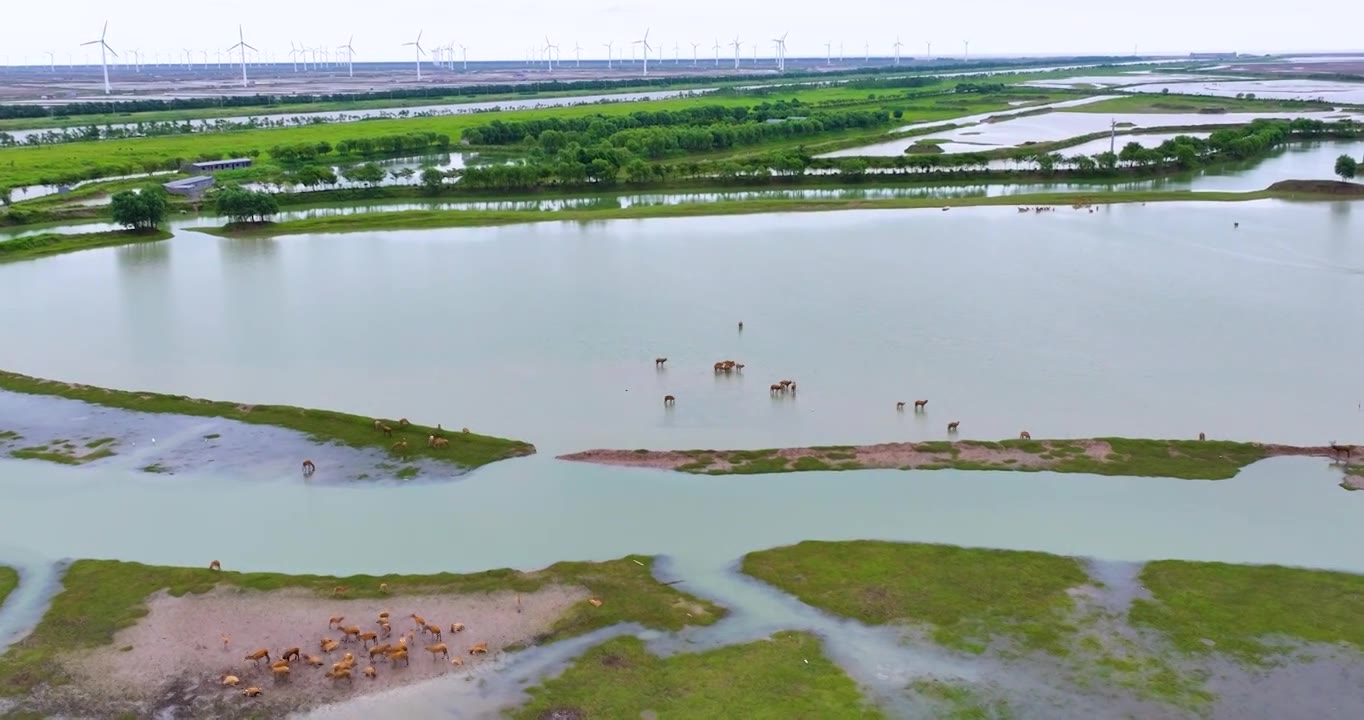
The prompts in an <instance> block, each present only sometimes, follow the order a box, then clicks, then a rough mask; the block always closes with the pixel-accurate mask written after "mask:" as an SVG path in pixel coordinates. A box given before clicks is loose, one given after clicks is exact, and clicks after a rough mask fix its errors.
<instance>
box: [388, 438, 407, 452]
mask: <svg viewBox="0 0 1364 720" xmlns="http://www.w3.org/2000/svg"><path fill="white" fill-rule="evenodd" d="M389 449H390V450H392V451H393V452H396V453H398V454H400V455H406V454H407V441H406V440H399V441H398V442H395V443H393V445H392V447H390V448H389Z"/></svg>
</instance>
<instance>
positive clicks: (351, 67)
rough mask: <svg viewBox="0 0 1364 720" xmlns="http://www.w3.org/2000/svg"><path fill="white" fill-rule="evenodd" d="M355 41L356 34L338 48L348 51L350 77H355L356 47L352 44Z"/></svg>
mask: <svg viewBox="0 0 1364 720" xmlns="http://www.w3.org/2000/svg"><path fill="white" fill-rule="evenodd" d="M354 42H355V36H354V35H351V36H350V39H349V40H347V41H346V44H345V45H342V46H341V47H339V48H337V50H345V51H346V72H347V73H348V74H349V75H350V77H355V48H354V47H351V44H352V43H354Z"/></svg>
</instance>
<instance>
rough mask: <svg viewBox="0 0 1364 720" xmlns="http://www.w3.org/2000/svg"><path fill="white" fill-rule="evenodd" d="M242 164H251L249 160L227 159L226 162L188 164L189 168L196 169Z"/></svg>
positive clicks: (212, 161)
mask: <svg viewBox="0 0 1364 720" xmlns="http://www.w3.org/2000/svg"><path fill="white" fill-rule="evenodd" d="M242 163H246V164H247V165H250V164H251V158H229V159H227V160H205V161H203V162H195V163H190V167H196V168H214V167H226V166H228V165H241V164H242Z"/></svg>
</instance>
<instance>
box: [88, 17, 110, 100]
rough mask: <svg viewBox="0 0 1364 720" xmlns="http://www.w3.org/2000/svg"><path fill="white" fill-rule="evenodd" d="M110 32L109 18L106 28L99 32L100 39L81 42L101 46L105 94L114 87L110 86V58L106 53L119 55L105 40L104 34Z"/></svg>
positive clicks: (100, 62) (100, 56)
mask: <svg viewBox="0 0 1364 720" xmlns="http://www.w3.org/2000/svg"><path fill="white" fill-rule="evenodd" d="M108 32H109V21H108V20H105V21H104V29H103V30H101V31H100V32H99V39H98V40H91V41H90V42H83V43H81V45H98V46H99V64H100V65H101V66H103V67H104V94H105V95H108V94H109V93H110V91H111V90H112V88H110V87H109V60H108V58H107V57H106V56H105V53H113V56H114V57H118V53H116V52H114V49H113V48H111V47H109V43H107V42H105V41H104V36H105V35H106V34H107V33H108Z"/></svg>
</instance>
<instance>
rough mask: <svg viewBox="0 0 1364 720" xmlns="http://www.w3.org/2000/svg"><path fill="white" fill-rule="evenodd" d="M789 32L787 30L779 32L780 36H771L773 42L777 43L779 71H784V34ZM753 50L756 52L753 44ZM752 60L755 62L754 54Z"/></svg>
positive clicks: (789, 32)
mask: <svg viewBox="0 0 1364 720" xmlns="http://www.w3.org/2000/svg"><path fill="white" fill-rule="evenodd" d="M790 34H791V31H790V30H787V31H786V32H784V33H782V34H781V37H779V38H773V42H775V43H776V44H777V70H778V71H780V72H786V36H787V35H790ZM753 50H754V52H755V53H756V51H757V47H756V46H755V47H754V48H753ZM754 62H757V57H756V55H755V56H754Z"/></svg>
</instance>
